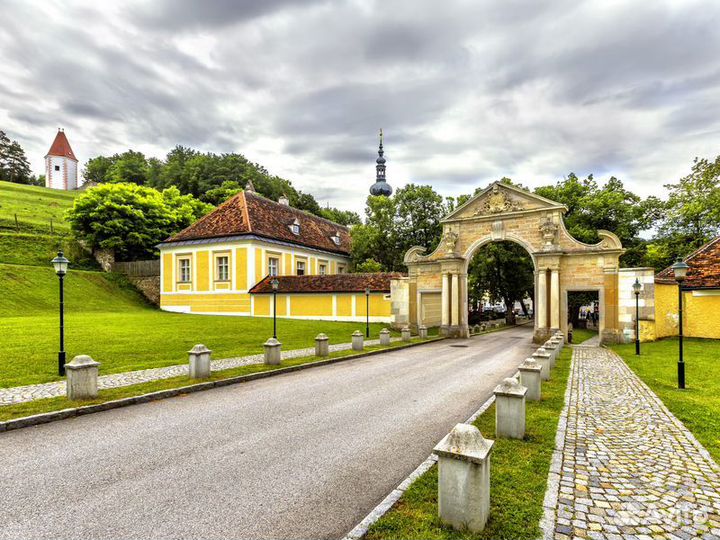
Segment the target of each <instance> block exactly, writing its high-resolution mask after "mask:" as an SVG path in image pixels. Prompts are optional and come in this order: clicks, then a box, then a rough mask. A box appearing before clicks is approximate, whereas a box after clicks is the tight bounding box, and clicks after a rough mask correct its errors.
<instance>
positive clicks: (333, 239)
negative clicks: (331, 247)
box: [330, 232, 340, 246]
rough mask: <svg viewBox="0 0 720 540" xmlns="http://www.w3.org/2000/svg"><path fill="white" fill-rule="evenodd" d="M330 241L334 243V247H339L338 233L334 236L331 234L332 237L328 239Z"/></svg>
mask: <svg viewBox="0 0 720 540" xmlns="http://www.w3.org/2000/svg"><path fill="white" fill-rule="evenodd" d="M330 239H331V240H332V241H333V242H335V245H336V246H339V245H340V233H338V232H336V233H335V234H333V235H332V236H331V237H330Z"/></svg>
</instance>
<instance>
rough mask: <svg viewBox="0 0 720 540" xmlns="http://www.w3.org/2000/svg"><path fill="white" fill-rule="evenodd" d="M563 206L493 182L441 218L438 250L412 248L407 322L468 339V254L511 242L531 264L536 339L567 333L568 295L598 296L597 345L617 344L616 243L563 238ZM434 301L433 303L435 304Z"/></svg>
mask: <svg viewBox="0 0 720 540" xmlns="http://www.w3.org/2000/svg"><path fill="white" fill-rule="evenodd" d="M565 212H567V207H566V206H565V205H563V204H560V203H557V202H554V201H551V200H549V199H546V198H544V197H540V196H539V195H535V194H533V193H530V192H529V191H526V190H524V189H521V188H518V187H515V186H511V185H508V184H503V183H500V182H495V183H493V184H491V185H490V186H489V187H488V188H487V189H485V190H484V191H482V192H481V193H478V194H477V195H476V196H474V197H473V198H471V199H470V200H469V201H468V202H467V203H465V204H464V205H462V206H460V207H459V208H457V209H456V210H455V211H453V212H452V213H451V214H449V215H448V216H447V217H445V218H444V219H443V221H442V224H443V236H442V240H441V242H440V244H439V245H438V247H437V248H436V249H435V251H433V252H432V253H431V254H429V255H426V254H425V249H424V248H422V247H419V246H416V247H412V248H410V249H409V250H408V251H407V253H406V254H405V259H404V262H405V264H406V265H407V267H408V277H407V278H406V279H407V290H408V313H407V317H408V321H409V323H410V325H411V326H413V327H417V326H419V325H425V326H437V325H438V324H439V325H440V332H441V334H443V335H446V336H450V337H469V335H470V334H469V328H468V321H467V318H468V300H467V271H468V265H469V263H470V261H471V260H472V257H473V255H474V254H475V253H476V252H477V250H478V249H479V248H481V247H482V246H483V245H485V244H487V243H488V242H500V241H503V240H509V241H513V242H516V243H518V244H520V245H521V246H523V247H524V248H525V249H526V250H527V251H528V253H529V254H530V256H531V258H532V260H533V264H534V266H535V298H534V303H533V306H534V308H535V333H534V340H535V341H536V342H544V341H545V340H547V339H548V338H549V337H550V336H551V335H552V333H553V331H554V330H558V329H559V330H561V331H562V332H563V334H565V335H567V318H568V317H567V293H568V292H571V291H598V293H599V298H600V306H601V311H600V336H601V340H602V342H603V343H615V342H619V341H622V339H623V338H622V332H621V328H620V323H619V309H618V275H619V274H618V271H619V258H620V255H622V253H623V252H624V249H623V247H622V244H621V243H620V239H619V238H618V237H617V236H615V234H613V233H611V232H609V231H603V230H599V231H598V235H599V236H600V242H598V243H597V244H592V245H591V244H584V243H582V242H580V241H578V240H576V239H575V238H573V237H572V236H570V234H569V233H568V231H567V229H566V228H565V223H564V221H563V215H564V214H565ZM438 300H439V301H438Z"/></svg>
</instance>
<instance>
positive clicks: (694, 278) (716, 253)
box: [655, 236, 720, 289]
mask: <svg viewBox="0 0 720 540" xmlns="http://www.w3.org/2000/svg"><path fill="white" fill-rule="evenodd" d="M684 260H685V262H686V263H687V265H688V266H689V267H690V268H689V269H688V273H687V277H686V278H685V281H684V282H683V287H689V288H703V289H718V288H720V236H718V237H717V238H716V239H715V240H713V241H711V242H708V243H707V244H705V245H704V246H703V247H701V248H700V249H698V250H697V251H695V252H694V253H692V254H690V255H689V256H688V257H687V258H686V259H684ZM655 283H660V284H673V285H675V284H677V282H676V281H675V274H674V272H673V270H672V267H668V268H666V269H665V270H663V271H662V272H660V273H659V274H658V275H656V276H655Z"/></svg>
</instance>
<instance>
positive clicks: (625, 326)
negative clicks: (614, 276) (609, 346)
mask: <svg viewBox="0 0 720 540" xmlns="http://www.w3.org/2000/svg"><path fill="white" fill-rule="evenodd" d="M636 279H637V280H638V281H640V284H641V285H642V289H641V290H640V296H639V297H638V304H639V306H640V321H641V322H642V321H645V322H646V323H647V322H649V323H651V324H644V325H643V324H641V329H640V337H641V340H652V337H651V336H653V335H654V331H653V330H651V327H652V326H653V324H652V323H653V322H654V321H655V270H654V269H653V268H621V269H620V272H619V277H618V303H619V315H618V320H619V322H620V330H621V332H622V338H623V341H624V342H625V343H630V342H631V341H634V340H635V293H634V292H633V288H632V286H633V283H635V280H636Z"/></svg>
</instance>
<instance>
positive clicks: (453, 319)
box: [450, 274, 460, 327]
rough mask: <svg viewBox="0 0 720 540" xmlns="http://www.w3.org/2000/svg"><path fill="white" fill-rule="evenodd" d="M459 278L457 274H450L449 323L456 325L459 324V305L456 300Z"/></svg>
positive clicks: (457, 297) (457, 298)
mask: <svg viewBox="0 0 720 540" xmlns="http://www.w3.org/2000/svg"><path fill="white" fill-rule="evenodd" d="M459 281H460V280H459V279H458V275H457V274H452V295H451V302H450V325H451V326H455V327H457V325H458V324H460V318H459V315H460V306H459V305H458V301H459V300H460V294H459V289H460V286H459Z"/></svg>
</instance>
